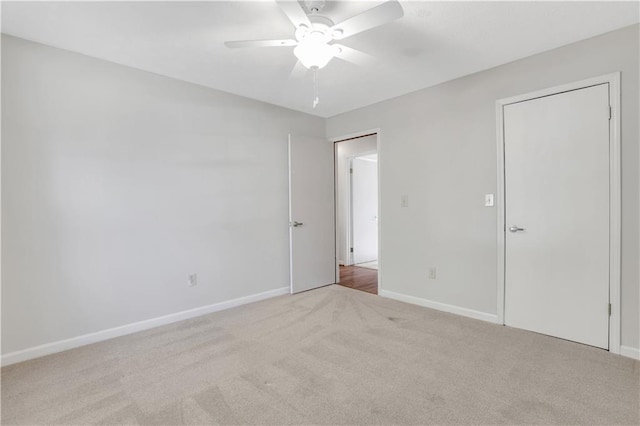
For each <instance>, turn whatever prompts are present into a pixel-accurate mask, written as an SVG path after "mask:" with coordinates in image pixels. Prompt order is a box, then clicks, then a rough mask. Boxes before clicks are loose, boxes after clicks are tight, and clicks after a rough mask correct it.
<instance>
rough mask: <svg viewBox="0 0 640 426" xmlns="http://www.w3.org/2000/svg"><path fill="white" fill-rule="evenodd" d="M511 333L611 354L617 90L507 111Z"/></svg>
mask: <svg viewBox="0 0 640 426" xmlns="http://www.w3.org/2000/svg"><path fill="white" fill-rule="evenodd" d="M504 144H505V158H504V159H505V220H506V228H507V229H506V232H505V234H506V236H505V248H506V257H505V324H507V325H509V326H513V327H518V328H523V329H527V330H531V331H535V332H539V333H543V334H547V335H551V336H556V337H560V338H563V339H568V340H573V341H576V342H580V343H585V344H588V345H593V346H597V347H600V348H608V347H609V335H608V334H609V309H608V308H609V85H608V84H601V85H598V86H593V87H589V88H584V89H580V90H574V91H570V92H566V93H561V94H556V95H552V96H546V97H542V98H538V99H533V100H529V101H524V102H519V103H515V104H510V105H506V106H505V107H504Z"/></svg>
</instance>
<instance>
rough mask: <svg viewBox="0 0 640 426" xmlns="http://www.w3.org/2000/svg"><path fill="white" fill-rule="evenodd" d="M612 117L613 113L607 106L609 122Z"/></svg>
mask: <svg viewBox="0 0 640 426" xmlns="http://www.w3.org/2000/svg"><path fill="white" fill-rule="evenodd" d="M612 115H613V111H612V108H611V105H609V120H611V117H612Z"/></svg>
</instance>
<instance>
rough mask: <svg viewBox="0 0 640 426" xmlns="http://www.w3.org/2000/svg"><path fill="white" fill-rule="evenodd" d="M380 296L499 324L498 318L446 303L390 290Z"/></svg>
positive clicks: (381, 292) (382, 292) (382, 291)
mask: <svg viewBox="0 0 640 426" xmlns="http://www.w3.org/2000/svg"><path fill="white" fill-rule="evenodd" d="M379 294H380V296H382V297H386V298H388V299H393V300H398V301H400V302H406V303H411V304H412V305H419V306H424V307H425V308H431V309H436V310H438V311H443V312H449V313H451V314H456V315H461V316H463V317H468V318H473V319H477V320H482V321H487V322H490V323H494V324H498V317H497V316H496V315H493V314H488V313H486V312H480V311H475V310H473V309H468V308H462V307H460V306H454V305H447V304H446V303H441V302H434V301H433V300H428V299H422V298H420V297H415V296H408V295H406V294H402V293H396V292H393V291H389V290H380V293H379Z"/></svg>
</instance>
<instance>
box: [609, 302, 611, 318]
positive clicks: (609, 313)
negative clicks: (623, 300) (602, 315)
mask: <svg viewBox="0 0 640 426" xmlns="http://www.w3.org/2000/svg"><path fill="white" fill-rule="evenodd" d="M609 316H611V303H609Z"/></svg>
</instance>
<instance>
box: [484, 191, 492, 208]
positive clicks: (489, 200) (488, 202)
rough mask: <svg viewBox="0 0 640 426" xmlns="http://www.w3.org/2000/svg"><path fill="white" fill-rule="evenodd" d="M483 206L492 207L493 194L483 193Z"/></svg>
mask: <svg viewBox="0 0 640 426" xmlns="http://www.w3.org/2000/svg"><path fill="white" fill-rule="evenodd" d="M484 206H485V207H493V194H484Z"/></svg>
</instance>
